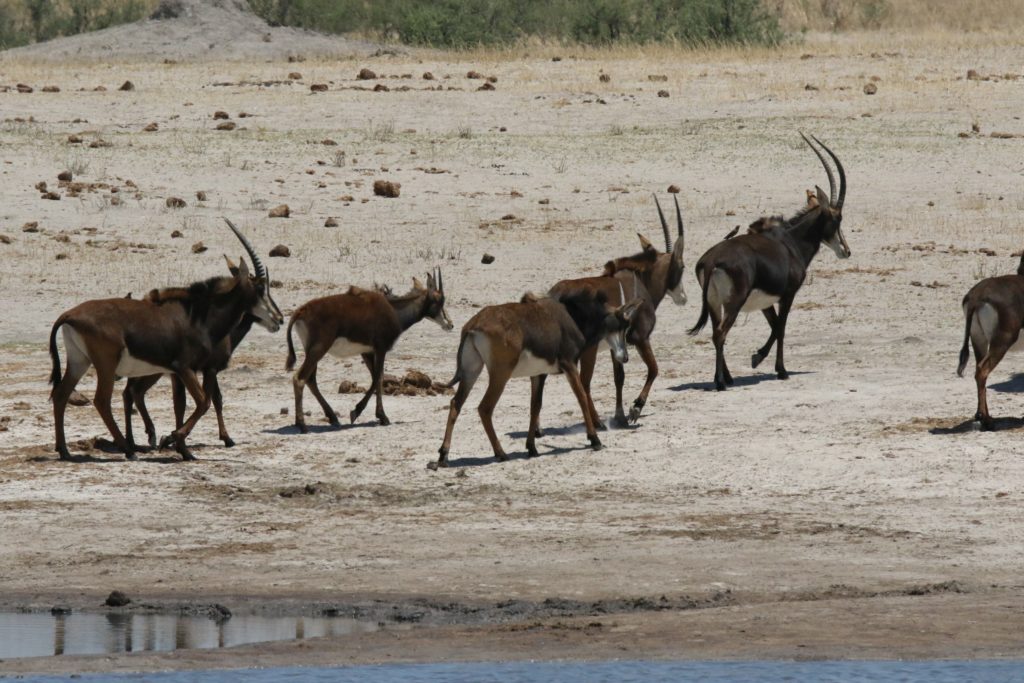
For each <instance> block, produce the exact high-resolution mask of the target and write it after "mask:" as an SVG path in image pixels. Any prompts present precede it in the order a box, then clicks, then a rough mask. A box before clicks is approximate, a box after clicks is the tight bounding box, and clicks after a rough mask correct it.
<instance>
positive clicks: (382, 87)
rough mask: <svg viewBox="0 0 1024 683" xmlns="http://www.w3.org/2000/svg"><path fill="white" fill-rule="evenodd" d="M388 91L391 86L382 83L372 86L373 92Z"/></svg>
mask: <svg viewBox="0 0 1024 683" xmlns="http://www.w3.org/2000/svg"><path fill="white" fill-rule="evenodd" d="M390 91H391V88H389V87H388V86H386V85H384V84H383V83H378V84H377V85H375V86H373V92H390Z"/></svg>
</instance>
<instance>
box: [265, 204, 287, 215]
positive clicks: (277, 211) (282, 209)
mask: <svg viewBox="0 0 1024 683" xmlns="http://www.w3.org/2000/svg"><path fill="white" fill-rule="evenodd" d="M291 214H292V212H291V209H289V208H288V205H287V204H281V205H279V206H275V207H274V208H272V209H271V210H270V211H269V212H268V213H267V216H268V217H269V218H288V216H290V215H291Z"/></svg>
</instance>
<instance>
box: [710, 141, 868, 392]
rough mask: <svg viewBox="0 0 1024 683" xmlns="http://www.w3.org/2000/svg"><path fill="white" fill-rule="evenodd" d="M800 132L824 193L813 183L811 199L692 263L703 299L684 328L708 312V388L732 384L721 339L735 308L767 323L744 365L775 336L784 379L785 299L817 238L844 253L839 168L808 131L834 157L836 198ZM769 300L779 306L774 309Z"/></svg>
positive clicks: (761, 354) (789, 300) (789, 299)
mask: <svg viewBox="0 0 1024 683" xmlns="http://www.w3.org/2000/svg"><path fill="white" fill-rule="evenodd" d="M800 136H801V137H803V139H804V142H806V143H807V144H808V145H809V146H810V148H811V149H812V150H813V151H814V153H815V154H816V155H817V157H818V159H819V160H820V161H821V163H822V165H823V166H824V167H825V173H826V174H828V184H829V194H828V195H826V194H825V192H824V190H822V189H821V188H820V187H816V188H815V189H816V191H817V194H816V201H814V202H808V204H807V206H805V207H804V208H803V209H802V210H801V211H799V212H798V213H797V214H796V215H795V216H793V217H792V218H789V219H783V218H782V217H781V216H776V217H773V218H761V219H760V220H758V221H756V222H754V223H753V224H752V225H751V231H750V232H749V233H747V234H745V235H739V236H737V237H733V238H731V239H728V240H724V241H722V242H719V243H718V244H716V245H715V246H713V247H711V248H710V249H708V251H707V252H705V254H704V255H703V256H701V257H700V260H699V261H698V262H697V268H696V274H697V281H698V282H699V283H700V286H701V288H702V290H703V297H702V305H701V311H700V319H699V320H698V321H697V324H696V325H694V327H693V329H691V330H690V334H697V333H698V332H700V330H701V329H703V327H704V325H705V324H707V321H708V318H709V317H710V318H711V321H712V324H713V330H712V339H713V340H714V344H715V388H716V389H718V390H719V391H722V390H724V389H725V387H726V385H727V384H732V383H733V379H732V375H731V374H730V373H729V368H728V366H727V365H726V363H725V338H726V336H727V335H728V334H729V330H730V329H731V328H732V326H733V323H735V322H736V317H737V316H738V315H739V314H740V311H761V312H762V313H763V314H764V317H765V319H767V320H768V325H769V327H770V328H771V334H770V335H769V337H768V341H767V342H765V344H764V346H762V347H761V348H760V349H758V350H757V351H756V352H755V353H754V354H753V356H752V357H751V365H752V366H753V367H755V368H756V367H757V366H758V365H759V364H760V363H761V361H762V360H764V359H765V357H766V356H767V355H768V353H769V352H770V351H771V348H772V344H774V343H775V342H776V341H777V342H778V349H777V350H776V355H775V372H776V373H777V375H778V377H779V379H787V378H788V377H789V373H788V372H786V366H785V362H784V360H783V351H782V347H783V340H784V338H785V334H786V320H787V319H788V317H789V311H790V308H791V307H792V305H793V299H794V297H796V293H797V292H798V291H799V290H800V287H801V286H802V285H803V283H804V278H805V277H806V275H807V268H808V267H809V266H810V263H811V261H812V260H813V259H814V256H815V255H816V254H817V253H818V249H819V248H820V247H821V245H822V244H827V245H828V246H829V248H831V249H832V251H834V252H835V254H836V256H838V257H839V258H841V259H845V258H849V256H850V247H849V246H848V245H847V244H846V238H845V237H844V236H843V231H842V221H843V213H842V211H843V202H844V201H845V199H846V172H845V171H844V170H843V165H842V163H840V161H839V159H838V158H837V157H836V155H835V154H833V153H832V150H830V149H829V148H828V147H826V146H825V145H824V144H823V143H822V142H821V141H820V140H818V139H817V138H814V137H813V136H812V138H813V139H814V142H816V143H818V145H820V146H821V148H822V149H824V150H825V152H827V153H828V155H829V156H830V157H831V158H832V161H834V162H835V165H836V170H837V171H838V173H839V192H838V197H837V195H836V181H835V177H834V176H833V175H832V169H831V168H830V167H829V165H828V162H826V161H825V157H824V155H823V154H822V153H821V151H820V150H818V148H817V147H815V146H814V144H812V143H811V141H810V140H808V139H807V136H805V135H804V134H803V133H801V134H800ZM775 304H778V306H779V309H778V312H776V310H775Z"/></svg>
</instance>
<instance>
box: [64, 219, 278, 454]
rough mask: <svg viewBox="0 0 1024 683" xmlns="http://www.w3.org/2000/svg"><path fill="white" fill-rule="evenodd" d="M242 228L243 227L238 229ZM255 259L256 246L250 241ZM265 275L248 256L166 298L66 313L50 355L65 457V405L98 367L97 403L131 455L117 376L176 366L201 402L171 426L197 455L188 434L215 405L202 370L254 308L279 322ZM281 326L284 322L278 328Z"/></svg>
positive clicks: (179, 442) (179, 443) (181, 446)
mask: <svg viewBox="0 0 1024 683" xmlns="http://www.w3.org/2000/svg"><path fill="white" fill-rule="evenodd" d="M236 234H239V233H237V232H236ZM243 244H244V245H245V247H246V250H247V251H249V253H250V258H252V257H254V256H255V251H254V250H252V249H251V246H250V245H248V244H246V243H245V242H243ZM265 285H266V283H265V282H264V281H263V279H262V278H261V277H259V276H257V277H250V276H249V267H248V265H247V264H246V262H245V259H244V258H243V259H241V260H240V262H239V265H238V270H237V272H236V273H234V274H233V275H232V276H231V277H229V278H224V277H215V278H210V279H209V280H205V281H202V282H195V283H193V284H191V285H190V286H188V287H187V288H186V287H182V288H179V289H173V290H165V291H164V293H163V294H162V295H161V296H160V297H159V300H154V299H151V298H146V299H124V298H118V299H96V300H93V301H86V302H85V303H82V304H79V305H78V306H76V307H74V308H72V309H71V310H69V311H66V312H65V313H63V314H61V315H60V316H59V317H58V318H57V320H56V322H54V324H53V328H52V329H51V330H50V358H51V360H52V363H53V369H52V371H51V373H50V383H51V384H52V385H53V391H52V392H51V393H50V398H51V400H52V401H53V417H54V428H55V430H56V437H57V438H56V441H57V444H56V450H57V452H58V453H60V457H61V459H62V460H67V459H70V457H71V454H70V453H69V451H68V448H67V442H66V439H65V436H64V412H65V410H66V408H67V402H68V398H69V397H70V396H71V392H72V391H74V389H75V386H76V385H77V384H78V381H79V380H80V379H81V378H82V376H83V375H84V374H85V372H86V371H87V370H88V369H89V368H90V367H91V366H94V367H95V368H96V394H95V396H94V397H93V405H95V406H96V410H97V411H98V412H99V414H100V417H102V418H103V422H104V424H105V425H106V427H107V429H108V430H109V431H110V434H111V436H113V437H114V442H115V443H116V444H117V446H118V448H120V449H121V450H123V451H124V454H125V456H126V457H127V458H128V459H129V460H134V459H135V448H134V446H133V445H132V444H131V443H129V442H128V441H127V440H126V439H125V437H124V436H123V435H122V433H121V430H120V429H119V428H118V426H117V424H116V423H115V422H114V416H113V414H112V413H111V410H110V399H111V395H112V394H113V390H114V382H115V381H116V379H117V378H118V377H145V376H149V375H159V374H166V373H174V374H175V375H176V376H177V377H178V378H179V379H181V381H182V383H183V384H184V385H185V388H186V389H187V390H188V392H189V394H191V395H192V399H193V400H194V401H195V404H196V407H195V410H194V411H193V412H192V414H191V415H190V416H189V418H188V420H186V421H185V423H184V424H183V425H182V426H181V427H180V428H178V429H176V430H174V431H173V432H172V433H171V439H172V440H173V441H174V443H175V445H176V447H177V450H178V452H179V453H180V454H181V456H182V458H184V459H185V460H194V459H195V458H194V456H193V455H192V453H191V452H190V451H189V449H188V447H187V446H186V444H185V439H186V438H187V437H188V435H189V433H190V432H191V431H192V429H193V428H194V427H195V425H196V423H197V422H198V421H199V418H200V417H202V416H203V414H204V413H205V412H206V410H207V409H208V408H209V405H210V397H209V396H208V395H207V394H206V392H204V391H203V388H202V386H201V385H200V383H199V379H198V378H197V377H196V369H197V368H202V367H203V366H204V365H205V364H207V363H208V362H209V359H210V357H211V355H212V354H213V353H214V348H215V347H216V345H217V344H219V343H220V341H221V340H222V339H223V338H224V337H226V336H227V335H228V334H230V332H231V330H232V329H234V328H235V327H236V326H237V325H238V324H239V322H240V321H241V320H242V318H243V317H245V316H246V315H247V314H248V315H252V316H254V317H255V318H257V319H258V320H266V321H269V325H270V327H271V328H275V325H279V324H280V323H274V322H273V321H274V311H275V309H276V307H275V306H274V305H273V303H272V301H271V300H270V298H269V295H268V294H267V291H268V290H267V288H266V286H265ZM275 329H276V328H275ZM58 331H63V334H64V348H65V351H66V354H67V367H66V369H65V372H64V374H63V375H61V369H60V356H59V354H58V351H57V332H58Z"/></svg>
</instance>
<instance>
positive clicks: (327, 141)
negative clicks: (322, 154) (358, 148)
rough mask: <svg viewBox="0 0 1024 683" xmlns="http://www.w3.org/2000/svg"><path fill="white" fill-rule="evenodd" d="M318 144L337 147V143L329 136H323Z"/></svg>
mask: <svg viewBox="0 0 1024 683" xmlns="http://www.w3.org/2000/svg"><path fill="white" fill-rule="evenodd" d="M320 144H321V145H326V146H327V147H337V146H338V143H337V142H335V141H334V140H332V139H330V138H324V139H323V140H321V141H320Z"/></svg>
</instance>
